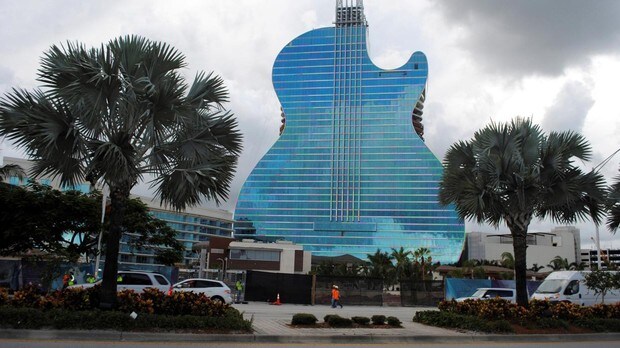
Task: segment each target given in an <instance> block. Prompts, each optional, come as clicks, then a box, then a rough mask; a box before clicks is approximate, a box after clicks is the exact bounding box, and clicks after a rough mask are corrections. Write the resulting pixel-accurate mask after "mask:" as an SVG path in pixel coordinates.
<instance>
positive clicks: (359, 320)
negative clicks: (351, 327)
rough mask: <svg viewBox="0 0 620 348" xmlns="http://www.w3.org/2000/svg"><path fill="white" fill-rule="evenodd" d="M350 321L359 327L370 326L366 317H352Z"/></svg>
mask: <svg viewBox="0 0 620 348" xmlns="http://www.w3.org/2000/svg"><path fill="white" fill-rule="evenodd" d="M351 320H352V321H353V322H354V323H356V324H359V325H368V324H370V318H368V317H352V318H351Z"/></svg>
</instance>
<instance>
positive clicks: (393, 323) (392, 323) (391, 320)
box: [387, 317, 402, 327]
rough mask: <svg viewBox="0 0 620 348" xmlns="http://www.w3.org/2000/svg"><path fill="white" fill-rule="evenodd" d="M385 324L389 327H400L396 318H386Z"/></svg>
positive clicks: (399, 322)
mask: <svg viewBox="0 0 620 348" xmlns="http://www.w3.org/2000/svg"><path fill="white" fill-rule="evenodd" d="M387 323H388V325H390V326H396V327H400V326H401V324H402V322H401V321H400V320H399V319H398V318H396V317H387Z"/></svg>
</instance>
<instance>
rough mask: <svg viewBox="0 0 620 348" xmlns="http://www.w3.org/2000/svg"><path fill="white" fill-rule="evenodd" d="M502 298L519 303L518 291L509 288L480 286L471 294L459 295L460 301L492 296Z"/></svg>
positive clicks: (484, 298)
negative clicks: (466, 295)
mask: <svg viewBox="0 0 620 348" xmlns="http://www.w3.org/2000/svg"><path fill="white" fill-rule="evenodd" d="M498 297H499V298H501V299H504V300H508V301H510V302H512V303H517V293H516V290H515V289H508V288H478V289H476V292H474V293H473V294H472V295H471V296H468V297H459V298H457V299H456V301H458V302H462V301H465V300H490V299H492V298H498Z"/></svg>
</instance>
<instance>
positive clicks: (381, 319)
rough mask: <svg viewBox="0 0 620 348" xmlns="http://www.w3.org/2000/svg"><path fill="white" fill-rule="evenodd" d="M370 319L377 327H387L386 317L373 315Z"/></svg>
mask: <svg viewBox="0 0 620 348" xmlns="http://www.w3.org/2000/svg"><path fill="white" fill-rule="evenodd" d="M370 319H371V320H372V323H373V324H375V325H385V315H373V316H372V317H371V318H370Z"/></svg>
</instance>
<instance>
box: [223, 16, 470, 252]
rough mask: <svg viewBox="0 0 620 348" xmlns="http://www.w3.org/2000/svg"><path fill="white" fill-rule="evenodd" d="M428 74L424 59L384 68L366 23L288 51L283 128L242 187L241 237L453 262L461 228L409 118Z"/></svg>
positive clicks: (276, 71)
mask: <svg viewBox="0 0 620 348" xmlns="http://www.w3.org/2000/svg"><path fill="white" fill-rule="evenodd" d="M427 75H428V65H427V61H426V56H425V55H424V54H423V53H422V52H415V53H413V55H412V56H411V58H410V59H409V61H408V62H407V63H406V64H405V65H403V66H402V67H400V68H398V69H394V70H382V69H380V68H378V67H376V66H375V65H374V64H373V63H372V61H371V60H370V58H369V56H368V54H367V51H366V26H365V25H360V26H355V25H352V26H343V27H330V28H321V29H316V30H312V31H310V32H307V33H305V34H303V35H301V36H299V37H297V38H296V39H294V40H293V41H291V42H290V43H289V44H287V45H286V47H284V49H282V51H281V52H280V53H279V55H278V56H277V58H276V61H275V63H274V67H273V85H274V87H275V90H276V93H277V95H278V98H279V100H280V102H281V104H282V108H283V111H284V113H285V115H286V127H285V129H284V132H283V133H282V135H281V136H280V138H279V139H278V140H277V141H276V143H275V144H274V145H273V147H272V148H271V149H270V150H269V151H268V152H267V154H265V156H264V157H263V158H262V159H261V160H260V161H259V162H258V164H257V165H256V167H255V168H254V170H253V171H252V173H251V174H250V176H249V177H248V178H247V180H246V182H245V184H244V186H243V188H242V190H241V193H240V196H239V199H238V202H237V207H236V209H235V220H237V221H242V223H238V224H236V227H235V236H237V237H241V238H243V237H254V236H264V237H271V238H283V239H286V240H290V241H293V242H295V243H299V244H302V245H304V249H306V250H309V251H311V252H312V253H313V254H314V255H321V256H336V255H342V254H351V255H354V256H356V257H359V258H361V259H366V256H367V254H373V253H374V252H375V251H376V250H377V249H379V250H381V251H388V252H391V248H400V247H401V246H402V247H404V248H405V250H415V249H417V248H420V247H424V248H428V249H429V250H430V251H431V255H432V257H433V261H440V262H442V263H453V262H456V261H457V260H458V258H459V256H460V254H461V251H462V248H463V242H464V234H465V233H464V223H463V221H462V220H460V219H459V218H458V216H457V214H456V211H455V209H454V207H453V206H441V205H440V204H439V202H438V197H437V193H438V185H439V181H440V178H441V174H442V170H443V168H442V166H441V163H440V161H439V160H437V158H436V157H435V155H433V153H432V152H431V151H430V150H429V149H428V148H427V147H426V145H425V143H424V141H423V140H422V139H421V138H420V137H419V136H418V135H417V134H416V132H415V130H414V128H413V125H412V119H411V115H412V111H413V109H414V107H415V106H416V103H419V104H418V106H420V105H421V104H423V95H424V91H425V86H426V79H427Z"/></svg>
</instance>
